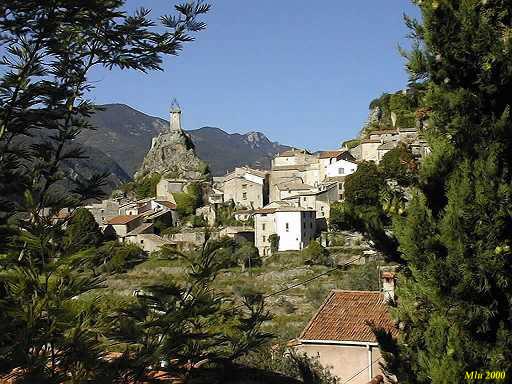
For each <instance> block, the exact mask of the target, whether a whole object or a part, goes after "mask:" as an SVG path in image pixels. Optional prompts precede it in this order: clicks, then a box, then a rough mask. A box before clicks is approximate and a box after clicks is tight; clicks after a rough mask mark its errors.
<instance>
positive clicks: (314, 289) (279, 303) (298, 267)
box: [101, 252, 378, 341]
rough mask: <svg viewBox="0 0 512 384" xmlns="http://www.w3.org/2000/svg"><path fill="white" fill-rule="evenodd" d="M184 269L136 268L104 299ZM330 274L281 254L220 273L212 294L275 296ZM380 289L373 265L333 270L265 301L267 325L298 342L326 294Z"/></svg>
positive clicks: (170, 265)
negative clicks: (254, 265) (269, 316)
mask: <svg viewBox="0 0 512 384" xmlns="http://www.w3.org/2000/svg"><path fill="white" fill-rule="evenodd" d="M185 268H186V267H185V265H184V264H183V262H182V261H180V260H173V261H164V260H157V259H151V258H150V260H148V261H146V262H145V263H143V264H140V265H138V266H137V267H135V268H134V269H133V270H131V271H129V272H128V273H126V274H122V275H118V276H116V278H113V279H111V280H109V281H108V282H107V284H108V288H106V290H103V291H102V292H101V295H102V296H116V295H119V294H121V295H124V296H125V297H131V293H132V291H133V289H135V288H141V287H144V286H147V285H151V284H154V283H157V282H160V281H165V280H166V279H173V280H175V281H177V282H179V281H182V280H183V278H184V273H183V272H184V270H185ZM328 269H330V268H329V267H325V266H306V265H304V261H303V256H302V254H301V253H300V252H285V253H280V254H278V255H276V256H274V257H272V258H271V259H269V260H267V261H266V262H265V264H264V265H263V266H262V267H259V268H253V269H252V271H251V272H249V271H245V272H242V271H241V269H240V268H231V269H226V270H223V271H222V272H221V273H220V274H219V275H218V277H217V279H216V280H215V283H214V289H218V290H220V291H223V292H225V293H226V294H227V295H228V296H234V297H237V296H240V295H241V294H242V293H244V292H247V291H254V290H257V291H259V292H262V293H263V294H268V293H271V292H275V291H277V290H280V289H283V288H285V287H287V286H290V285H292V284H295V283H298V282H301V281H304V280H306V279H308V278H311V277H312V276H315V275H317V274H319V273H322V272H325V271H326V270H328ZM334 288H336V289H362V290H368V289H378V282H377V272H376V264H375V263H370V264H367V265H358V266H353V267H352V268H350V269H349V270H347V271H336V272H334V273H332V274H329V275H326V276H323V277H321V278H319V279H317V280H314V281H313V282H311V283H309V284H308V285H307V286H306V287H304V286H300V287H297V288H294V289H291V290H289V291H287V292H285V293H284V294H280V295H276V296H273V297H271V298H268V299H267V301H266V302H267V308H268V309H269V311H270V312H271V313H272V315H273V316H274V317H273V320H272V321H271V322H269V324H267V328H268V330H270V331H271V332H273V333H274V334H275V336H276V338H277V340H279V341H287V340H290V339H292V338H294V337H298V336H299V334H300V331H301V330H302V329H303V328H304V326H305V325H306V323H307V322H308V321H309V319H310V318H311V317H312V315H313V314H314V313H315V311H316V310H317V309H318V307H319V306H320V304H321V303H322V302H323V300H324V299H325V297H326V295H327V292H328V291H329V290H330V289H334Z"/></svg>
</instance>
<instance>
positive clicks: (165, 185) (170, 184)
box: [156, 178, 190, 203]
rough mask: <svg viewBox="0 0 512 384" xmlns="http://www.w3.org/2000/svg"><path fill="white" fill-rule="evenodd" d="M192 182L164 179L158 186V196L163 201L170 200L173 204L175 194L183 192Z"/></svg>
mask: <svg viewBox="0 0 512 384" xmlns="http://www.w3.org/2000/svg"><path fill="white" fill-rule="evenodd" d="M189 182H190V180H182V179H167V178H162V179H161V180H160V181H159V182H158V184H157V185H156V196H157V198H158V199H161V200H168V201H171V202H173V203H175V201H174V197H173V195H172V194H173V193H179V192H183V191H184V190H185V187H186V185H187V183H189Z"/></svg>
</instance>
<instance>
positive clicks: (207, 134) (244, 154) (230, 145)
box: [188, 127, 290, 176]
mask: <svg viewBox="0 0 512 384" xmlns="http://www.w3.org/2000/svg"><path fill="white" fill-rule="evenodd" d="M188 133H189V134H190V135H191V137H192V141H193V142H194V144H195V146H196V152H197V154H198V155H199V157H200V158H201V159H203V160H205V161H207V162H208V164H209V165H210V170H211V171H212V174H213V175H214V176H220V175H223V174H225V173H226V171H228V170H231V169H233V168H235V167H237V166H240V165H251V166H254V167H255V168H263V169H269V168H270V162H271V160H272V158H273V157H274V156H275V154H277V153H279V152H282V151H284V150H286V149H289V148H290V147H288V146H284V145H281V144H279V143H275V142H271V141H270V140H269V139H268V138H267V137H266V136H265V135H264V134H263V133H261V132H249V133H246V134H244V135H242V134H239V133H232V134H229V133H226V132H224V131H223V130H222V129H220V128H214V127H203V128H199V129H195V130H191V131H188Z"/></svg>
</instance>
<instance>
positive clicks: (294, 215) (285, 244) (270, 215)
mask: <svg viewBox="0 0 512 384" xmlns="http://www.w3.org/2000/svg"><path fill="white" fill-rule="evenodd" d="M254 232H255V246H256V248H258V251H259V254H260V256H269V255H270V254H271V249H270V239H269V237H270V236H271V235H273V234H277V235H278V236H279V247H278V251H300V250H302V249H303V248H305V247H307V246H308V244H309V242H310V241H312V240H313V239H314V238H315V233H316V222H315V211H314V210H313V209H306V208H301V207H293V206H289V205H288V206H286V205H281V206H275V205H274V206H270V207H264V208H262V209H259V210H256V211H255V212H254Z"/></svg>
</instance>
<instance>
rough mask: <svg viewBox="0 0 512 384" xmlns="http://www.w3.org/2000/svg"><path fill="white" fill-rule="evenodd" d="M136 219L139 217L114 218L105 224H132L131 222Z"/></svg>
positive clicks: (124, 216)
mask: <svg viewBox="0 0 512 384" xmlns="http://www.w3.org/2000/svg"><path fill="white" fill-rule="evenodd" d="M138 217H139V215H121V216H114V217H113V218H111V219H110V220H109V221H108V222H107V224H112V225H122V224H128V223H130V222H132V221H133V220H135V219H137V218H138Z"/></svg>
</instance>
